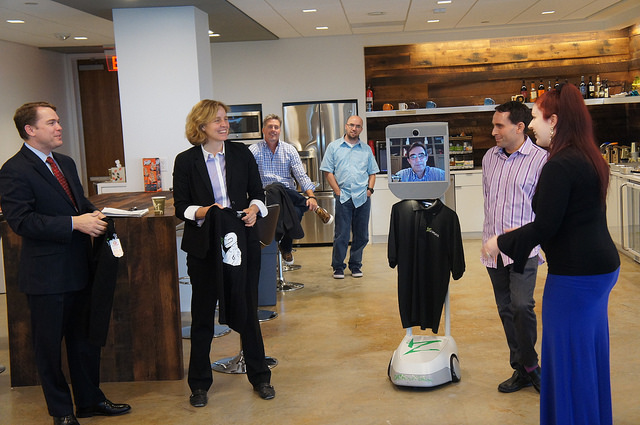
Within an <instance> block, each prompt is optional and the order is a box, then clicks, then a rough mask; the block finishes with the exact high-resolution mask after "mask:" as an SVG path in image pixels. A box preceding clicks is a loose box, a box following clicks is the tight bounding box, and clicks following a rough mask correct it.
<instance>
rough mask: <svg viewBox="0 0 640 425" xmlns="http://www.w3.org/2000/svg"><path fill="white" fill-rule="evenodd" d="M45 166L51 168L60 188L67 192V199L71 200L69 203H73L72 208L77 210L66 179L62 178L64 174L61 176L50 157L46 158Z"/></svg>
mask: <svg viewBox="0 0 640 425" xmlns="http://www.w3.org/2000/svg"><path fill="white" fill-rule="evenodd" d="M47 164H49V165H50V166H51V171H53V175H54V176H56V178H57V179H58V182H60V186H62V188H63V189H64V191H65V192H67V195H69V199H71V202H73V206H75V207H76V209H78V204H76V199H75V198H74V197H73V193H71V188H70V187H69V183H68V182H67V179H66V178H65V177H64V174H62V172H61V171H60V169H59V168H58V166H57V165H56V163H55V161H54V160H53V158H51V157H50V156H48V157H47Z"/></svg>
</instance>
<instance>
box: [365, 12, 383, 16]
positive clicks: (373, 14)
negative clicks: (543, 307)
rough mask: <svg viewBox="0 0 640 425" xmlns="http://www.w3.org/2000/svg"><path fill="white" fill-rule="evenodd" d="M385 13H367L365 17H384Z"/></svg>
mask: <svg viewBox="0 0 640 425" xmlns="http://www.w3.org/2000/svg"><path fill="white" fill-rule="evenodd" d="M386 14H387V12H369V13H367V15H369V16H382V15H386Z"/></svg>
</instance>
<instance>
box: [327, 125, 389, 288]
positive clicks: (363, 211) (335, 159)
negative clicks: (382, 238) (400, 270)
mask: <svg viewBox="0 0 640 425" xmlns="http://www.w3.org/2000/svg"><path fill="white" fill-rule="evenodd" d="M362 124H363V123H362V118H360V117H359V116H357V115H353V116H351V117H349V119H348V120H347V124H346V125H345V135H344V137H342V138H340V139H337V140H335V141H333V142H332V143H330V144H329V146H327V150H326V151H325V153H324V157H323V159H322V164H321V165H320V170H322V171H324V173H325V177H326V178H327V181H328V182H329V185H330V186H331V188H332V189H333V193H334V197H335V200H336V208H335V232H334V238H333V239H334V240H333V254H332V259H331V267H333V277H334V279H344V270H345V268H346V264H345V263H344V260H345V257H346V254H347V247H348V246H349V236H350V234H351V233H352V234H353V237H352V241H351V252H350V253H349V269H350V270H351V276H353V277H362V252H363V251H364V247H365V246H366V245H367V243H368V242H369V213H370V211H371V200H370V199H369V198H370V197H371V195H372V194H373V186H374V184H375V182H376V173H377V172H378V171H380V169H379V168H378V164H377V163H376V160H375V158H374V157H373V153H372V152H371V148H370V147H369V146H368V145H367V144H366V143H364V142H362V141H361V140H360V133H361V132H362Z"/></svg>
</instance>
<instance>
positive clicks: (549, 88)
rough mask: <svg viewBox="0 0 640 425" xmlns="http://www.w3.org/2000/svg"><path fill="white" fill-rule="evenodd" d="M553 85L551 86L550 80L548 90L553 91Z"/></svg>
mask: <svg viewBox="0 0 640 425" xmlns="http://www.w3.org/2000/svg"><path fill="white" fill-rule="evenodd" d="M552 88H553V87H551V80H549V86H548V87H547V91H551V89H552Z"/></svg>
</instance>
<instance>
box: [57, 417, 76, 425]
mask: <svg viewBox="0 0 640 425" xmlns="http://www.w3.org/2000/svg"><path fill="white" fill-rule="evenodd" d="M53 425H80V422H78V420H77V419H76V417H75V416H73V415H67V416H62V417H60V418H56V417H55V416H54V417H53Z"/></svg>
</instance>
